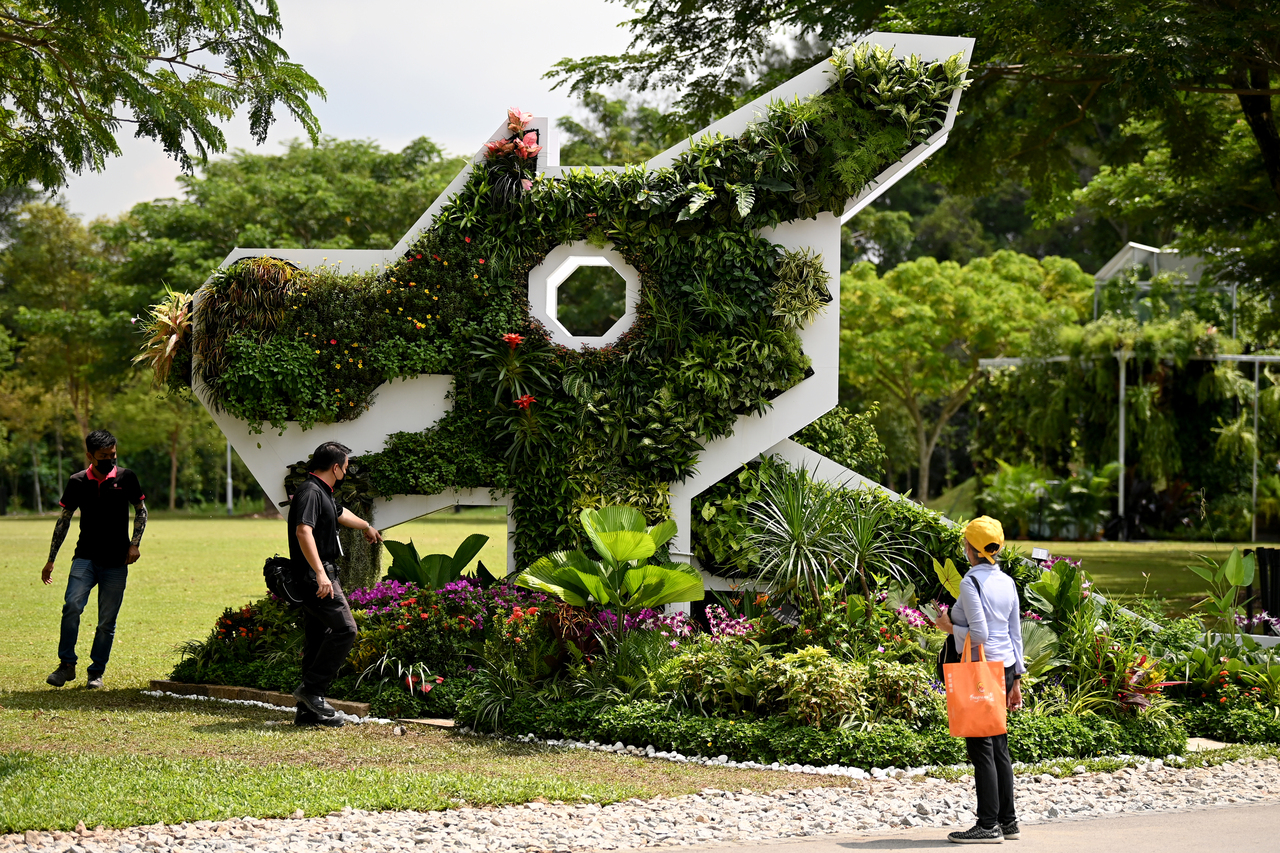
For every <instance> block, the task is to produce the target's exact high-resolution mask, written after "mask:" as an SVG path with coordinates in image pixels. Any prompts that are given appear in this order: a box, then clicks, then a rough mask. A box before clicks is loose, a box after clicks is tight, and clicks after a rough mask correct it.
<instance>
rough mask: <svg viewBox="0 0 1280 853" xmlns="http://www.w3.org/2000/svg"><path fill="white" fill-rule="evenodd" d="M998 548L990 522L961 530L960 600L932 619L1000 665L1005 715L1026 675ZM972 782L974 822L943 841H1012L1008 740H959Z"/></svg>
mask: <svg viewBox="0 0 1280 853" xmlns="http://www.w3.org/2000/svg"><path fill="white" fill-rule="evenodd" d="M1003 547H1004V528H1003V527H1001V526H1000V522H998V521H996V520H995V519H994V518H989V517H987V516H985V515H984V516H982V517H980V518H975V519H974V520H973V521H971V522H969V524H968V526H967V527H965V529H964V555H965V557H967V558H968V560H969V566H970V568H969V571H968V572H967V573H966V574H965V576H964V579H963V580H962V581H961V582H960V596H959V598H958V599H957V600H956V603H955V606H953V607H952V608H951V613H950V614H949V615H948V614H946V613H943V614H942V615H941V616H939V617H938V620H937V622H936V624H937V626H938V627H939V628H941V629H942V630H943V631H946V632H947V633H948V634H950V635H951V637H948V638H947V642H954V643H955V647H956V648H957V649H962V648H964V640H965V637H966V636H968V637H969V639H970V648H971V650H972V652H973V654H974V655H976V654H977V653H978V646H982V647H983V650H984V651H985V652H986V655H987V660H998V661H1003V662H1004V684H1005V694H1006V696H1007V702H1008V706H1009V708H1010V709H1015V708H1020V707H1021V706H1022V689H1021V685H1020V683H1019V679H1020V678H1021V676H1022V674H1023V673H1024V672H1026V671H1027V667H1026V665H1025V664H1024V663H1023V660H1022V615H1021V614H1022V607H1021V604H1020V603H1019V601H1018V588H1017V586H1016V585H1015V584H1014V582H1013V578H1011V577H1009V576H1008V575H1006V574H1005V573H1004V572H1003V571H1001V570H1000V565H999V564H998V563H997V562H996V555H997V554H999V553H1000V549H1001V548H1003ZM965 745H966V747H967V749H968V752H969V761H970V762H971V763H972V764H973V781H974V784H975V785H976V787H977V789H978V822H977V824H976V825H975V826H974V827H973V828H972V829H968V830H965V831H963V832H953V833H951V834H950V835H949V836H947V838H948V839H949V840H951V841H954V842H956V843H958V844H998V843H999V842H1001V841H1003V840H1004V839H1006V838H1017V837H1018V818H1017V814H1016V812H1015V811H1014V804H1013V761H1012V760H1011V759H1010V758H1009V736H1008V735H995V736H993V737H971V738H965Z"/></svg>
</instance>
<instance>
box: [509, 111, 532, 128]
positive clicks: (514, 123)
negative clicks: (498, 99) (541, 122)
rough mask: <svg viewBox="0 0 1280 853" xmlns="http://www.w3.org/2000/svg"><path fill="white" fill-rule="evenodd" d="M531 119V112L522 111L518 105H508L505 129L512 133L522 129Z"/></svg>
mask: <svg viewBox="0 0 1280 853" xmlns="http://www.w3.org/2000/svg"><path fill="white" fill-rule="evenodd" d="M531 121H533V113H526V112H523V111H521V109H520V108H519V107H509V108H508V109H507V130H509V131H511V132H512V133H519V132H520V131H522V130H524V129H525V128H526V127H528V126H529V122H531Z"/></svg>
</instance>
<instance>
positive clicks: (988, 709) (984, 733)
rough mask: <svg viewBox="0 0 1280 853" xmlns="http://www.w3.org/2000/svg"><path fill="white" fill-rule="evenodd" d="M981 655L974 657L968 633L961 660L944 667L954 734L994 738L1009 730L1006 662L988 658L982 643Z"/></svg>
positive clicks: (957, 735)
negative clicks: (1005, 689) (1005, 676)
mask: <svg viewBox="0 0 1280 853" xmlns="http://www.w3.org/2000/svg"><path fill="white" fill-rule="evenodd" d="M948 639H950V638H948ZM978 656H979V660H973V655H972V652H971V650H970V648H969V638H968V637H967V636H966V637H965V638H964V651H963V652H962V653H961V655H960V663H949V664H944V665H943V667H942V674H943V678H944V679H945V680H946V687H947V722H948V723H949V724H950V726H951V736H952V737H991V736H992V735H1002V734H1005V733H1007V732H1008V731H1009V727H1008V723H1007V722H1006V720H1005V692H1004V664H1003V663H1001V662H1000V661H998V660H991V661H989V660H987V653H986V651H985V650H984V649H983V648H982V646H978Z"/></svg>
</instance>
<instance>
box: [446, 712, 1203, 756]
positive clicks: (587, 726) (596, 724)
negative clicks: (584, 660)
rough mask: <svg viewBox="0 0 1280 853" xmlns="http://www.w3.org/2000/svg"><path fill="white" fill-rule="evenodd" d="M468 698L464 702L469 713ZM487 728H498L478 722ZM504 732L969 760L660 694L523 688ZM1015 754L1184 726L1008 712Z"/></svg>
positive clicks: (1169, 737)
mask: <svg viewBox="0 0 1280 853" xmlns="http://www.w3.org/2000/svg"><path fill="white" fill-rule="evenodd" d="M467 710H468V704H467V700H466V699H464V700H463V701H462V702H461V703H459V714H460V716H461V717H462V718H464V719H470V717H469V716H468V715H467ZM481 730H482V731H487V730H492V729H491V727H489V726H481ZM500 730H501V731H503V732H506V733H508V734H535V735H538V736H539V737H546V738H561V737H572V738H577V739H584V740H585V739H594V740H598V741H600V742H602V743H614V742H617V741H621V742H623V743H626V744H634V745H652V746H653V747H654V748H656V749H658V750H660V751H668V750H671V751H677V752H680V753H683V754H685V755H689V756H700V755H701V756H706V755H726V756H728V758H729V759H731V760H733V761H758V762H761V763H772V762H774V761H777V762H779V763H780V764H812V765H814V766H819V767H823V766H826V765H829V764H842V765H845V766H853V767H886V768H887V767H919V766H921V765H929V764H940V765H950V764H956V763H959V762H961V761H963V760H964V742H963V741H962V740H961V739H959V738H953V737H951V735H950V734H949V733H948V732H947V730H946V727H945V726H932V727H928V728H925V729H923V730H918V729H916V728H914V727H913V726H910V725H908V724H906V723H904V722H901V721H897V720H889V721H884V722H881V723H879V724H877V725H876V726H874V727H871V728H866V729H856V728H835V729H816V728H813V727H810V726H797V725H794V724H793V723H790V722H789V721H787V720H783V719H780V718H756V717H749V716H739V717H701V716H695V715H691V714H687V713H683V712H680V711H677V710H673V709H671V708H670V707H669V706H664V705H662V704H660V703H657V702H651V701H637V702H624V703H621V704H617V705H611V706H609V705H602V704H600V703H598V702H592V701H589V700H582V699H577V700H569V701H565V702H556V703H542V702H539V701H537V699H535V698H532V697H525V698H522V699H519V700H517V701H515V702H513V703H512V706H511V708H510V709H509V712H508V715H507V716H506V717H505V718H504V721H503V725H502V727H501V729H500ZM1009 748H1010V752H1011V754H1012V757H1013V759H1014V760H1015V761H1041V760H1045V759H1049V758H1087V757H1091V756H1098V755H1108V754H1109V755H1115V754H1119V753H1122V752H1127V753H1130V754H1133V755H1148V756H1153V757H1160V758H1164V757H1165V756H1168V755H1181V754H1182V753H1183V752H1184V751H1185V749H1186V733H1185V732H1184V731H1183V730H1182V729H1181V728H1180V727H1178V726H1176V725H1175V726H1163V727H1162V726H1158V725H1154V724H1151V723H1147V722H1144V721H1141V720H1134V721H1127V722H1124V723H1118V722H1116V721H1114V720H1109V719H1106V718H1102V717H1039V718H1037V717H1030V716H1027V715H1015V716H1013V717H1011V718H1010V722H1009Z"/></svg>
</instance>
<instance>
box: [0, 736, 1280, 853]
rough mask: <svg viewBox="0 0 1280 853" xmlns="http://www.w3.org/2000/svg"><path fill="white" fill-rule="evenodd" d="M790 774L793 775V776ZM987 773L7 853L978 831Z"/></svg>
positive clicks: (1268, 779)
mask: <svg viewBox="0 0 1280 853" xmlns="http://www.w3.org/2000/svg"><path fill="white" fill-rule="evenodd" d="M785 778H786V777H781V776H780V777H779V781H782V780H784V779H785ZM1017 797H1018V811H1019V819H1020V820H1021V821H1022V822H1023V823H1026V824H1043V823H1052V822H1054V821H1058V820H1064V819H1077V820H1078V819H1082V818H1090V817H1099V816H1103V815H1112V814H1116V813H1122V812H1128V813H1132V812H1149V811H1166V810H1173V809H1188V808H1210V807H1214V806H1222V805H1227V804H1233V803H1240V804H1243V803H1254V802H1260V801H1264V800H1274V799H1280V763H1277V761H1276V759H1274V758H1269V759H1266V760H1265V761H1264V760H1256V759H1254V760H1242V761H1236V762H1228V763H1225V764H1222V765H1219V766H1217V767H1210V768H1198V769H1191V770H1188V769H1182V768H1177V767H1170V766H1166V765H1164V763H1163V762H1160V761H1153V762H1150V763H1147V764H1143V765H1140V766H1139V767H1136V768H1128V769H1124V770H1120V771H1118V772H1116V773H1085V772H1083V768H1079V772H1077V773H1076V774H1075V775H1072V776H1065V777H1061V778H1058V777H1054V776H1050V775H1047V774H1046V775H1042V776H1038V777H1033V776H1025V775H1024V776H1020V777H1018V781H1017ZM973 808H974V801H973V781H972V779H971V778H969V777H965V778H963V779H961V780H960V781H957V782H947V781H945V780H942V779H937V778H932V777H926V776H918V775H916V776H907V775H903V776H901V777H899V778H892V777H891V778H884V779H867V780H851V781H850V782H849V784H848V785H847V786H846V787H835V788H817V789H809V790H780V791H773V792H769V793H757V792H752V791H748V790H745V789H744V790H741V791H732V792H731V791H716V790H710V789H708V790H705V791H703V792H701V793H700V794H694V795H690V796H684V797H676V798H673V799H659V800H648V801H646V800H627V801H626V802H622V803H615V804H613V805H608V806H600V805H596V804H593V803H585V804H561V803H549V804H548V803H538V802H533V803H527V804H525V805H522V806H504V807H501V808H456V809H449V810H447V811H439V812H412V811H403V812H385V813H370V812H365V811H352V810H350V809H344V810H343V811H342V812H340V813H339V812H335V813H333V814H330V815H328V816H325V817H314V818H304V817H303V816H302V815H301V813H298V814H295V816H294V818H292V819H275V820H257V819H254V818H242V819H237V820H229V821H217V822H214V821H199V822H196V823H191V824H182V825H180V826H165V825H164V824H156V825H154V826H141V827H134V828H131V829H124V830H104V829H102V828H98V829H86V828H84V826H83V824H82V825H81V826H80V827H79V828H77V830H76V831H75V832H35V831H29V832H27V833H25V834H15V835H5V836H0V851H18V850H27V851H31V853H37V852H38V851H71V853H105V851H118V853H134V851H143V853H203V851H220V852H221V851H225V853H240V852H241V851H245V853H248V851H266V853H310V851H338V850H344V851H346V850H354V851H405V850H415V851H418V850H420V851H424V853H434V851H450V853H453V851H458V852H459V853H481V851H484V853H488V852H489V851H505V850H513V851H560V853H569V851H573V852H574V853H577V851H590V850H626V849H634V848H640V847H656V846H668V847H669V846H688V845H694V844H696V845H706V844H715V843H724V842H753V841H766V840H769V839H776V838H788V837H796V836H815V835H828V834H847V833H852V832H860V831H888V830H892V829H894V828H897V827H905V826H936V827H938V828H939V834H940V835H942V834H944V833H945V832H947V831H950V830H949V829H948V827H958V826H968V825H970V824H971V823H972V821H973Z"/></svg>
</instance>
